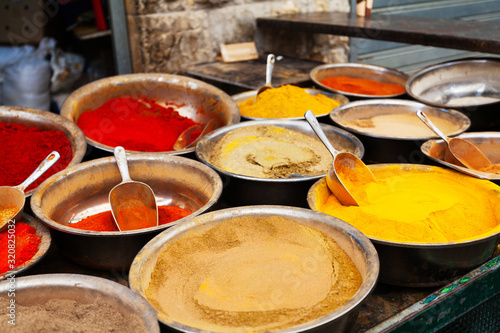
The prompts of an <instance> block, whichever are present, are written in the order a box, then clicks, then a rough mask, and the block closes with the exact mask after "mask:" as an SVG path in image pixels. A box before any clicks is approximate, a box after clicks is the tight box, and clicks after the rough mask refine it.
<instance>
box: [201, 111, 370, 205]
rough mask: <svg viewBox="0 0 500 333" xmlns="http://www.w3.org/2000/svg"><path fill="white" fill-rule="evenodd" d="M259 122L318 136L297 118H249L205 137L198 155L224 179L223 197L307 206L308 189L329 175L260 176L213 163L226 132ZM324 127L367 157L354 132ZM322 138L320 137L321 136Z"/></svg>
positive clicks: (337, 142) (336, 142)
mask: <svg viewBox="0 0 500 333" xmlns="http://www.w3.org/2000/svg"><path fill="white" fill-rule="evenodd" d="M255 125H275V126H279V127H283V128H286V129H289V130H295V131H299V132H301V133H302V134H305V135H307V136H310V137H313V138H317V136H316V134H315V133H314V132H313V130H312V129H311V127H310V126H309V124H308V123H307V122H305V121H297V120H259V121H245V122H242V123H239V124H235V125H230V126H226V127H224V128H220V129H218V130H216V131H214V132H212V133H210V134H208V135H206V136H205V137H203V138H202V139H201V140H200V141H199V142H198V144H197V146H196V156H197V157H198V159H199V160H201V161H202V162H203V163H205V164H207V165H209V166H210V167H212V168H214V169H215V170H216V171H217V172H218V173H219V175H220V176H221V177H222V179H223V181H224V191H223V192H222V195H223V197H224V198H225V199H226V200H227V201H229V202H232V203H234V204H239V205H259V204H262V205H291V206H301V207H306V206H307V202H306V194H307V190H308V189H309V187H311V185H312V184H313V182H314V181H316V180H317V179H319V178H321V177H324V176H325V175H326V172H325V174H322V175H316V176H304V177H297V178H258V177H250V176H245V175H240V174H235V173H231V172H227V171H225V170H222V169H219V168H217V167H215V166H214V165H212V163H211V161H210V160H211V155H212V151H213V149H214V147H215V145H216V144H217V142H219V141H220V140H221V139H222V137H224V135H226V134H227V133H229V132H230V131H233V130H236V129H239V128H243V127H246V126H255ZM321 128H322V129H323V131H324V132H325V134H326V136H327V137H328V139H329V140H330V142H332V144H333V146H334V147H336V148H337V149H339V150H345V151H349V152H351V153H353V154H354V155H356V156H358V157H359V158H362V157H363V154H364V147H363V144H362V143H361V141H359V140H358V138H356V137H355V136H354V135H352V134H350V133H348V132H346V131H344V130H342V129H340V128H337V127H334V126H331V125H326V124H321ZM318 140H319V139H318Z"/></svg>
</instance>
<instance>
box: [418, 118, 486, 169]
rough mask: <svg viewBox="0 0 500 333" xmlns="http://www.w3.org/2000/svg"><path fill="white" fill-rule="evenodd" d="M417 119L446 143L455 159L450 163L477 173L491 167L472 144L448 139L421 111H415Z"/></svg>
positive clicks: (462, 140)
mask: <svg viewBox="0 0 500 333" xmlns="http://www.w3.org/2000/svg"><path fill="white" fill-rule="evenodd" d="M417 117H418V118H420V120H422V121H423V123H424V124H426V125H427V127H429V128H430V129H431V130H432V131H433V132H434V133H436V134H437V135H438V136H439V137H440V138H441V139H443V140H444V141H445V142H446V143H447V145H448V149H449V151H450V153H451V155H452V156H453V157H454V158H455V160H453V161H452V162H458V163H454V164H457V165H459V166H465V167H467V168H469V169H473V170H479V171H480V170H481V169H483V168H486V167H488V166H491V164H492V163H491V161H490V160H489V159H488V158H487V157H486V156H485V155H484V154H483V152H482V151H481V150H479V148H477V147H476V146H475V145H474V144H472V143H470V142H469V141H467V140H464V139H460V138H448V137H447V136H446V135H445V134H444V133H443V132H441V131H440V130H439V128H437V127H436V125H434V123H433V122H432V121H431V120H430V119H429V117H427V115H426V114H425V113H424V112H423V111H422V110H418V111H417Z"/></svg>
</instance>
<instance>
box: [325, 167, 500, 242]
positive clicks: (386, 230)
mask: <svg viewBox="0 0 500 333" xmlns="http://www.w3.org/2000/svg"><path fill="white" fill-rule="evenodd" d="M372 171H373V174H374V175H375V177H376V178H377V180H378V183H369V184H363V183H357V184H355V185H356V186H352V187H350V189H352V191H351V192H352V194H353V195H354V196H355V197H356V198H362V201H361V203H360V205H359V207H358V206H342V205H341V204H340V203H339V201H338V200H337V198H336V197H335V196H334V195H333V194H331V192H329V191H328V188H327V185H326V183H324V184H322V186H318V187H317V191H316V198H317V206H318V209H319V210H320V211H321V212H323V213H327V214H330V215H333V216H335V217H337V218H340V219H342V220H344V221H346V222H348V223H350V224H352V225H353V226H355V227H356V228H358V229H359V230H360V231H361V232H363V233H364V234H366V235H367V236H368V237H372V238H376V239H381V240H387V241H394V242H404V243H448V242H463V241H466V240H470V239H478V238H481V237H485V236H488V235H491V234H493V233H495V232H499V231H500V195H499V192H500V189H499V187H498V186H497V185H495V184H493V183H491V182H488V181H485V180H480V179H477V178H473V177H469V176H466V175H463V174H460V173H458V172H453V171H448V170H445V169H442V168H438V167H428V168H426V169H425V170H419V169H416V168H411V167H409V168H403V167H401V166H398V165H392V166H387V167H383V168H377V169H375V168H372Z"/></svg>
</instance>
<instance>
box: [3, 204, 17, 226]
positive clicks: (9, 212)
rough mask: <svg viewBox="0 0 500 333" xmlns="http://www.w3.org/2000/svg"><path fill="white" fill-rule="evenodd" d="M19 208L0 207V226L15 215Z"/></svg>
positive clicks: (11, 206)
mask: <svg viewBox="0 0 500 333" xmlns="http://www.w3.org/2000/svg"><path fill="white" fill-rule="evenodd" d="M19 208H20V207H16V206H14V205H5V206H0V225H5V223H7V222H8V221H9V220H10V219H11V218H13V217H14V215H15V214H16V213H17V211H18V210H19Z"/></svg>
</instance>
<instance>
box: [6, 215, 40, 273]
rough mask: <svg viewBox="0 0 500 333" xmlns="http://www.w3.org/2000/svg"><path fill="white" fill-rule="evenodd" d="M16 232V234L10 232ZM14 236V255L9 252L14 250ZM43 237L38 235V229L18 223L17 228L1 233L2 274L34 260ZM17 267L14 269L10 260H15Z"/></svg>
mask: <svg viewBox="0 0 500 333" xmlns="http://www.w3.org/2000/svg"><path fill="white" fill-rule="evenodd" d="M12 229H13V230H14V232H12V231H10V230H12ZM12 235H14V236H15V238H14V240H15V248H14V253H11V252H12V251H9V250H10V249H12V246H10V247H9V245H11V244H12V243H11V241H12V239H13V238H12ZM9 236H10V237H9ZM41 240H42V236H40V235H37V234H36V229H35V228H33V227H32V226H30V225H29V224H27V223H25V222H16V224H15V227H14V228H11V229H7V230H5V231H3V232H1V233H0V273H5V272H8V271H10V270H12V269H14V268H17V267H19V266H21V265H23V264H24V263H25V262H27V261H28V260H30V259H31V258H33V256H34V255H35V254H36V253H37V252H38V248H39V246H40V242H41ZM9 254H11V255H13V256H15V265H13V266H14V267H12V262H9V260H10V259H14V257H13V256H10V255H9Z"/></svg>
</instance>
